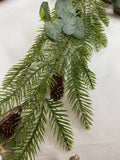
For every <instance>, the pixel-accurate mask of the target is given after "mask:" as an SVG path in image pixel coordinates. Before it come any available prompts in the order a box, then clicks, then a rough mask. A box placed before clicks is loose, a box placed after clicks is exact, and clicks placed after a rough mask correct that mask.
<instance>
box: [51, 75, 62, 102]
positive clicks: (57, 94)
mask: <svg viewBox="0 0 120 160" xmlns="http://www.w3.org/2000/svg"><path fill="white" fill-rule="evenodd" d="M53 80H54V82H53V83H52V84H51V86H50V90H51V92H50V97H51V99H53V100H54V101H58V100H60V99H61V98H62V97H63V94H64V86H63V76H62V75H60V74H58V73H57V74H56V75H53Z"/></svg>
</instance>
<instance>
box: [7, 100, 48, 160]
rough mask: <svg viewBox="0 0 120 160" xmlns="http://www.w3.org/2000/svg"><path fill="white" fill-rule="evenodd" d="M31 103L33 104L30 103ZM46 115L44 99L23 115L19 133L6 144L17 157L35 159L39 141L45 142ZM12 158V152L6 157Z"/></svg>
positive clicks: (25, 159) (10, 159)
mask: <svg viewBox="0 0 120 160" xmlns="http://www.w3.org/2000/svg"><path fill="white" fill-rule="evenodd" d="M29 105H31V104H30V103H29ZM25 113H26V112H25ZM45 115H46V111H45V103H44V100H43V101H42V102H39V103H38V104H34V105H33V108H32V110H31V111H29V112H28V113H27V115H26V116H24V117H23V121H22V124H21V126H20V128H18V131H17V133H19V134H16V135H15V136H14V137H13V139H10V140H9V141H8V142H7V144H6V147H7V149H8V148H10V152H11V153H15V154H14V156H15V157H14V158H15V159H18V160H20V159H24V160H27V159H28V157H29V158H30V160H33V159H35V154H36V153H37V149H39V150H40V148H39V143H42V142H44V138H43V135H44V133H45V128H44V127H45V126H44V125H45V123H46V118H45ZM23 135H24V136H23ZM15 142H16V143H15ZM12 158H13V155H11V154H9V155H8V156H7V157H6V159H9V160H12Z"/></svg>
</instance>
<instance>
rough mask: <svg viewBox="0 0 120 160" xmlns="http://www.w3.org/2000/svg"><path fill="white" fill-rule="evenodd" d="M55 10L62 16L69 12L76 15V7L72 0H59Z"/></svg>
mask: <svg viewBox="0 0 120 160" xmlns="http://www.w3.org/2000/svg"><path fill="white" fill-rule="evenodd" d="M55 11H56V13H57V15H58V16H59V17H60V18H63V17H64V15H66V14H68V13H71V14H73V15H74V16H75V15H76V12H75V9H74V7H73V6H72V4H71V2H70V0H57V2H56V4H55Z"/></svg>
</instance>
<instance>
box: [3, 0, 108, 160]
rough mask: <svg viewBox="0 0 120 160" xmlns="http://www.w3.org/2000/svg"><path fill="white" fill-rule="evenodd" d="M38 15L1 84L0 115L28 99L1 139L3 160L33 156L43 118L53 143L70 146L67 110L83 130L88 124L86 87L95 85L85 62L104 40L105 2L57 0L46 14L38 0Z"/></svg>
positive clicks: (43, 129) (40, 138)
mask: <svg viewBox="0 0 120 160" xmlns="http://www.w3.org/2000/svg"><path fill="white" fill-rule="evenodd" d="M62 13H64V14H62ZM40 16H41V19H42V20H43V21H44V22H45V23H44V27H43V29H40V30H39V35H38V36H37V38H36V40H35V42H34V44H33V46H32V47H31V48H30V50H29V51H28V54H27V55H26V56H25V58H24V59H22V60H21V61H19V62H18V64H17V65H14V66H13V67H12V68H11V69H9V71H8V73H7V74H6V76H5V78H4V81H3V84H2V87H1V91H0V111H1V114H3V113H4V112H5V113H6V110H8V108H12V107H14V106H15V105H16V104H17V105H19V104H21V103H22V102H24V101H25V100H27V103H26V105H25V106H24V108H23V111H22V114H21V118H22V120H21V123H20V124H19V125H18V126H17V128H16V132H15V134H14V136H13V137H11V138H10V139H9V140H7V141H5V142H4V146H3V147H5V149H6V151H7V153H8V154H7V155H6V156H5V157H4V160H13V159H16V160H28V159H30V160H33V159H35V155H36V153H37V150H40V144H41V143H43V142H44V135H45V132H46V127H45V125H46V123H47V122H49V123H50V126H51V129H52V133H53V136H54V137H55V138H56V140H57V142H58V144H59V145H60V146H61V147H62V148H64V149H65V150H67V151H68V150H70V149H71V148H72V144H73V133H72V128H71V124H70V120H69V119H70V118H69V115H68V112H67V110H73V112H74V113H75V114H76V115H77V120H78V119H79V120H80V123H81V124H82V125H83V126H84V127H85V128H86V129H88V128H90V126H91V125H92V123H93V120H92V116H93V107H92V104H91V100H90V97H89V90H92V89H94V88H95V84H96V77H95V74H94V73H93V72H92V71H91V69H90V68H89V65H88V62H90V60H91V57H92V52H93V50H94V49H96V50H97V51H99V50H100V49H101V48H103V47H105V46H106V45H107V38H106V35H105V33H104V30H105V29H104V27H105V25H106V26H108V23H109V20H108V18H107V16H106V13H105V8H104V3H103V2H102V1H96V0H92V1H91V0H81V1H79V0H71V1H70V0H66V1H63V0H57V1H56V4H55V10H54V11H53V12H52V13H50V11H49V6H48V3H47V2H43V4H42V5H41V7H40ZM63 89H65V92H66V95H67V96H66V97H67V98H68V100H69V104H70V105H69V106H68V108H67V110H65V109H64V105H63V103H62V102H61V98H62V97H63V96H64V90H63ZM47 119H49V120H48V121H47Z"/></svg>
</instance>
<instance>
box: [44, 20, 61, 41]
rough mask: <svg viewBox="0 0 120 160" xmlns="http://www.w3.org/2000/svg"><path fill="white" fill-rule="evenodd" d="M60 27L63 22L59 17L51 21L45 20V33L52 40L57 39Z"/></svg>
mask: <svg viewBox="0 0 120 160" xmlns="http://www.w3.org/2000/svg"><path fill="white" fill-rule="evenodd" d="M62 27H63V22H62V20H60V19H56V20H55V21H53V22H52V23H50V22H46V23H45V24H44V29H45V33H46V35H47V36H48V37H49V38H51V39H53V40H57V39H58V38H59V36H60V34H61V32H62Z"/></svg>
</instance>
